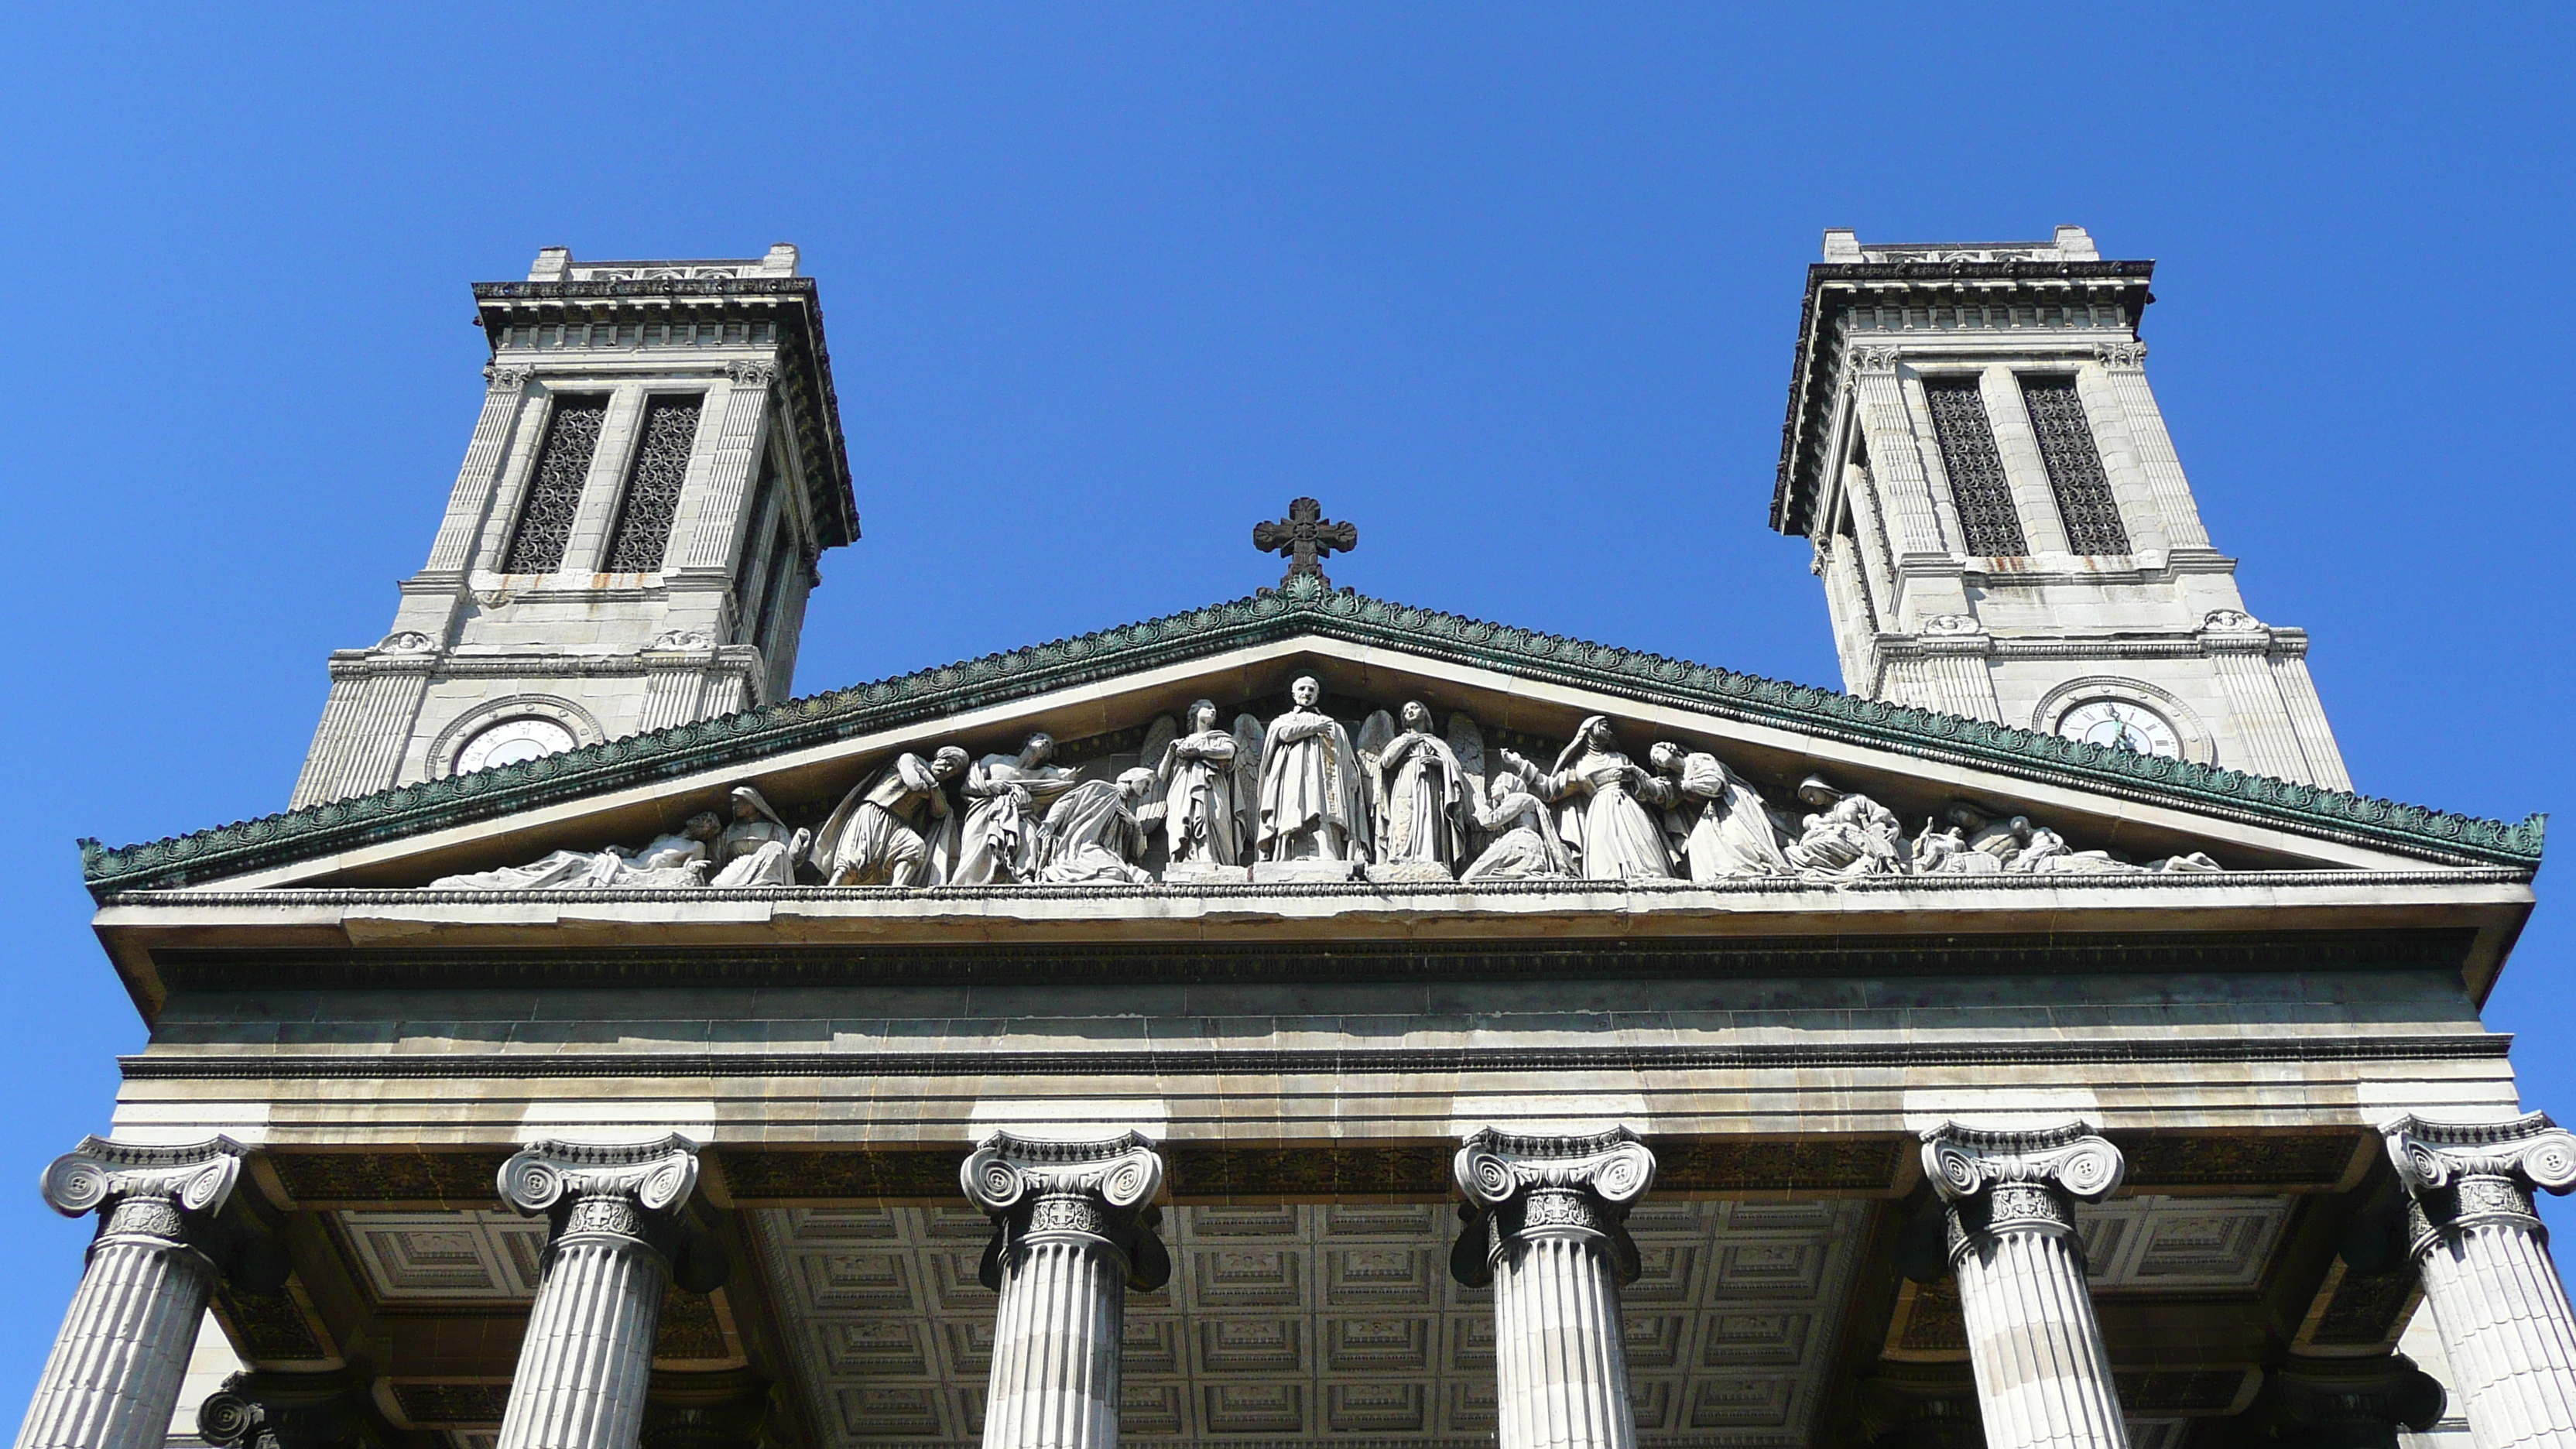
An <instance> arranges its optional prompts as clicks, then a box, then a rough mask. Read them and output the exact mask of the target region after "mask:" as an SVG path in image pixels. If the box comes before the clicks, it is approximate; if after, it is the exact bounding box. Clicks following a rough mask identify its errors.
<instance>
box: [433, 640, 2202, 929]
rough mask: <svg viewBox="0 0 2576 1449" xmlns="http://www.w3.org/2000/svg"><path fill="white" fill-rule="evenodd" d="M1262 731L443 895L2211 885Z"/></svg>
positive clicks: (1594, 725) (579, 858) (1691, 764)
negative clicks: (1971, 882)
mask: <svg viewBox="0 0 2576 1449" xmlns="http://www.w3.org/2000/svg"><path fill="white" fill-rule="evenodd" d="M1289 701H1290V703H1289V708H1288V709H1287V711H1286V712H1285V713H1283V714H1281V715H1280V716H1279V717H1278V718H1276V719H1273V720H1271V721H1270V722H1269V723H1268V724H1267V725H1264V724H1263V723H1262V722H1261V721H1259V720H1258V719H1255V718H1254V717H1253V716H1251V715H1249V714H1243V715H1237V716H1236V717H1235V720H1234V723H1233V726H1232V727H1231V728H1228V727H1226V726H1225V725H1224V724H1223V723H1222V722H1221V718H1220V715H1219V712H1218V710H1217V707H1216V705H1215V703H1214V702H1213V701H1210V700H1204V699H1202V700H1199V701H1197V702H1196V703H1194V704H1192V705H1191V706H1190V708H1189V714H1188V718H1187V720H1186V721H1180V720H1174V719H1172V718H1171V717H1169V716H1165V717H1164V718H1162V719H1159V720H1156V721H1155V722H1154V725H1153V727H1152V729H1151V730H1149V731H1148V733H1147V735H1146V739H1145V746H1144V749H1143V751H1142V753H1141V755H1140V757H1139V758H1140V761H1141V763H1140V764H1139V765H1138V767H1137V768H1134V769H1130V770H1126V771H1124V772H1122V773H1121V774H1119V775H1118V776H1117V778H1116V779H1114V780H1105V779H1097V778H1094V779H1085V778H1083V776H1082V774H1081V772H1080V771H1078V770H1076V769H1074V768H1071V767H1068V766H1064V765H1059V764H1057V763H1055V741H1054V740H1053V739H1052V738H1051V737H1049V736H1047V735H1044V734H1035V735H1031V736H1030V737H1029V738H1028V742H1027V743H1026V745H1025V746H1024V747H1023V748H1022V749H1021V750H1020V751H1019V753H1017V754H1011V755H1001V754H996V755H986V756H984V757H983V758H982V759H980V760H978V759H971V758H970V757H969V756H968V754H967V752H966V751H965V750H964V749H961V748H959V747H958V746H955V745H948V746H943V747H941V748H939V749H937V750H934V751H932V752H930V753H929V754H927V755H923V754H913V753H906V754H901V755H898V756H896V757H895V759H894V760H893V762H892V763H890V764H888V765H886V766H884V767H883V768H881V769H880V770H879V771H878V772H877V773H876V774H875V775H874V776H873V777H872V778H870V779H867V780H865V781H863V782H861V783H860V784H859V785H858V787H857V788H855V789H853V790H851V791H850V793H849V794H848V795H846V796H844V797H843V798H842V800H841V802H840V804H839V806H838V807H837V808H835V809H834V810H833V811H832V813H831V815H830V817H829V818H827V819H825V820H824V821H823V823H822V825H821V826H820V827H819V828H818V829H814V830H810V831H809V830H801V829H790V828H789V827H788V825H787V824H786V822H785V821H783V820H782V819H780V818H779V815H778V812H777V811H775V810H773V809H771V808H770V806H769V802H768V801H767V800H765V799H763V798H762V797H761V794H760V792H759V791H757V790H755V789H753V788H751V787H750V786H748V785H745V786H740V787H737V788H736V789H735V790H734V791H733V792H732V799H731V812H732V816H733V818H732V820H731V821H730V822H726V821H723V820H720V819H718V818H717V817H716V816H714V815H712V814H708V815H699V816H697V817H695V818H693V819H691V820H690V821H689V822H688V823H687V824H686V825H685V826H683V827H682V829H681V831H680V833H679V834H677V835H666V836H664V837H662V838H661V839H659V840H656V841H654V842H652V843H651V844H649V845H646V846H644V847H643V848H641V849H640V850H628V849H624V848H622V847H612V848H611V849H609V850H606V851H602V852H599V853H596V854H591V853H585V852H579V851H557V852H555V853H554V854H552V855H549V856H547V857H546V858H545V859H543V860H540V861H537V862H534V863H533V864H530V865H525V866H518V867H512V868H508V869H503V870H494V871H483V872H480V873H477V874H474V875H460V876H449V877H447V878H445V879H443V880H439V881H434V882H432V887H433V888H436V889H459V888H484V889H492V888H506V889H520V890H544V889H573V888H581V887H619V886H672V885H709V886H736V887H742V886H750V887H758V886H790V885H795V884H797V883H798V880H799V871H800V869H801V870H804V871H807V872H810V878H812V879H815V880H819V881H821V882H822V883H824V884H826V885H834V886H887V887H898V888H903V887H923V886H969V885H1009V884H1047V885H1083V884H1146V883H1149V882H1151V881H1153V880H1154V879H1155V877H1154V875H1153V874H1152V873H1151V872H1150V871H1149V870H1148V869H1147V864H1146V863H1147V861H1148V860H1149V858H1150V857H1151V856H1152V855H1153V854H1154V846H1155V845H1156V844H1158V843H1159V844H1160V845H1161V847H1162V851H1161V854H1162V862H1161V864H1162V875H1161V879H1162V880H1163V881H1165V882H1169V883H1183V882H1218V881H1244V880H1259V881H1328V880H1351V879H1355V878H1360V877H1363V876H1365V877H1366V878H1367V879H1370V880H1376V881H1450V880H1463V881H1480V880H1545V879H1589V880H1689V881H1713V880H1720V879H1725V878H1728V877H1738V876H1792V875H1796V876H1808V877H1819V878H1828V879H1839V878H1848V877H1854V876H1865V875H1978V874H2043V873H2079V872H2092V873H2103V872H2124V871H2150V870H2157V871H2199V870H2217V869H2218V868H2219V867H2218V865H2217V863H2216V862H2215V861H2212V860H2210V859H2209V857H2207V856H2205V855H2199V854H2192V855H2186V856H2174V857H2169V858H2166V859H2163V860H2157V861H2152V862H2149V863H2147V864H2144V865H2139V864H2133V863H2131V862H2129V861H2127V860H2126V859H2124V858H2122V857H2119V856H2116V855H2113V854H2112V853H2110V852H2108V851H2099V850H2087V851H2078V850H2075V849H2072V848H2071V847H2069V846H2068V845H2067V843H2066V841H2065V839H2064V838H2063V837H2062V836H2060V835H2058V834H2057V832H2055V831H2053V830H2050V829H2049V828H2047V827H2046V826H2043V825H2036V824H2034V823H2032V822H2031V820H2030V819H2029V818H2028V817H2026V816H2018V815H2016V816H2009V817H1999V816H1995V815H1991V814H1989V813H1988V812H1985V811H1982V810H1980V809H1978V808H1977V807H1975V806H1972V805H1967V804H1955V805H1952V806H1951V807H1950V808H1949V810H1948V812H1947V814H1948V823H1947V824H1946V825H1945V824H1943V823H1942V822H1940V821H1932V820H1927V821H1925V822H1924V826H1923V829H1922V830H1921V831H1920V832H1918V833H1917V834H1916V835H1915V836H1914V837H1913V838H1912V839H1910V840H1909V839H1907V838H1906V837H1905V836H1904V834H1903V831H1902V827H1901V826H1900V825H1899V823H1898V821H1897V818H1896V816H1895V815H1894V814H1893V813H1891V812H1890V811H1888V810H1887V809H1886V808H1885V807H1883V806H1881V805H1880V804H1879V803H1878V802H1877V801H1875V800H1872V799H1870V798H1869V797H1868V796H1866V795H1861V794H1856V793H1852V792H1847V791H1841V790H1836V789H1835V788H1833V787H1832V786H1831V785H1828V784H1827V783H1825V781H1823V780H1822V779H1820V778H1817V777H1815V776H1809V777H1808V778H1807V779H1806V780H1805V781H1803V782H1801V783H1800V785H1799V786H1798V799H1799V800H1800V802H1801V803H1803V804H1804V805H1805V806H1806V807H1807V813H1804V814H1796V813H1788V812H1783V811H1780V810H1775V809H1773V808H1771V807H1770V806H1769V805H1768V804H1767V803H1766V802H1765V801H1764V800H1763V798H1762V796H1761V795H1760V794H1758V793H1757V792H1756V791H1755V790H1754V789H1753V787H1752V786H1751V785H1749V784H1747V783H1745V781H1744V779H1743V777H1741V776H1739V775H1737V774H1735V773H1734V772H1733V771H1731V770H1729V769H1728V768H1727V767H1726V765H1725V763H1724V762H1723V761H1721V760H1719V759H1718V758H1717V756H1715V755H1712V754H1708V753H1705V752H1703V751H1697V750H1691V749H1687V748H1685V747H1683V746H1681V745H1677V744H1671V743H1663V744H1658V745H1656V746H1654V747H1653V748H1652V749H1651V750H1649V751H1648V752H1647V755H1646V763H1645V764H1644V765H1642V766H1641V765H1639V764H1637V763H1635V762H1634V761H1632V760H1630V759H1629V757H1628V756H1627V755H1625V754H1623V753H1621V752H1620V749H1619V740H1618V736H1617V733H1616V732H1615V731H1614V730H1613V729H1612V727H1611V725H1610V722H1609V720H1608V719H1607V718H1605V717H1602V716H1599V715H1595V716H1593V717H1592V718H1590V719H1587V720H1585V721H1584V722H1583V723H1582V725H1581V726H1579V727H1578V728H1577V729H1576V731H1575V736H1574V739H1573V740H1572V741H1571V742H1569V743H1568V744H1567V745H1566V746H1565V748H1564V749H1562V750H1560V751H1558V752H1557V755H1556V758H1555V760H1554V762H1553V763H1551V764H1544V765H1543V764H1541V763H1540V762H1538V761H1535V760H1532V759H1529V758H1527V757H1525V756H1522V755H1519V754H1516V753H1514V752H1513V751H1511V750H1508V749H1503V750H1497V751H1496V752H1495V755H1496V758H1495V759H1494V760H1493V761H1490V762H1489V761H1488V759H1487V757H1486V751H1485V745H1484V735H1483V732H1482V731H1481V730H1480V729H1479V728H1478V726H1477V724H1476V721H1475V720H1474V719H1472V718H1470V717H1469V716H1467V715H1466V714H1464V713H1458V714H1452V715H1451V716H1450V717H1449V727H1448V729H1447V731H1446V732H1445V733H1439V732H1435V730H1434V728H1433V721H1432V714H1431V709H1430V706H1428V705H1426V704H1424V703H1422V702H1421V701H1419V700H1416V701H1412V702H1410V703H1407V704H1406V705H1405V706H1404V708H1403V710H1402V711H1401V712H1400V714H1396V715H1390V714H1388V713H1387V712H1386V711H1384V710H1379V711H1377V712H1376V713H1374V714H1371V715H1370V716H1369V717H1368V718H1367V719H1366V720H1365V721H1364V722H1362V724H1361V726H1360V731H1359V736H1358V738H1357V739H1356V740H1355V739H1353V738H1352V736H1351V733H1350V731H1349V729H1348V728H1347V727H1345V726H1344V725H1343V724H1342V722H1341V721H1339V720H1337V719H1335V718H1333V717H1332V716H1331V715H1329V714H1326V713H1325V712H1324V710H1323V708H1322V702H1323V685H1322V683H1321V682H1320V681H1319V680H1317V679H1316V678H1315V677H1314V676H1312V675H1306V676H1301V677H1300V678H1299V679H1297V681H1296V682H1295V683H1294V684H1292V685H1291V686H1290V687H1289Z"/></svg>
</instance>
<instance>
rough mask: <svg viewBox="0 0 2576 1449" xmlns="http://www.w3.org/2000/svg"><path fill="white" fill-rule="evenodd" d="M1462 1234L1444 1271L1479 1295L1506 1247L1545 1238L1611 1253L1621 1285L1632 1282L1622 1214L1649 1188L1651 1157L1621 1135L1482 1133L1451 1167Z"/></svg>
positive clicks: (1632, 1136) (1630, 1245) (1632, 1253)
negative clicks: (1586, 1240)
mask: <svg viewBox="0 0 2576 1449" xmlns="http://www.w3.org/2000/svg"><path fill="white" fill-rule="evenodd" d="M1451 1172H1452V1175H1453V1176H1454V1177H1455V1178H1456V1180H1457V1184H1458V1192H1459V1195H1460V1196H1462V1197H1464V1198H1466V1200H1467V1201H1466V1202H1465V1203H1464V1204H1463V1205H1461V1206H1460V1208H1459V1209H1458V1213H1459V1216H1460V1218H1462V1219H1463V1220H1464V1222H1465V1228H1464V1229H1463V1230H1462V1231H1461V1232H1460V1233H1459V1235H1458V1242H1457V1246H1456V1247H1455V1248H1453V1249H1452V1250H1451V1251H1450V1255H1449V1271H1450V1273H1451V1274H1452V1275H1453V1276H1455V1277H1456V1278H1457V1279H1458V1281H1459V1282H1461V1283H1464V1284H1466V1285H1468V1286H1469V1287H1478V1286H1481V1285H1483V1284H1484V1283H1486V1282H1488V1281H1490V1280H1491V1279H1492V1277H1493V1270H1494V1263H1495V1261H1496V1260H1497V1259H1499V1258H1500V1257H1501V1256H1502V1255H1503V1253H1504V1252H1505V1251H1507V1250H1508V1248H1509V1247H1510V1245H1511V1244H1512V1243H1513V1242H1515V1241H1518V1240H1521V1239H1525V1238H1536V1237H1545V1236H1558V1237H1591V1238H1597V1239H1599V1240H1601V1242H1602V1243H1603V1245H1604V1246H1605V1247H1606V1248H1607V1249H1608V1250H1609V1253H1610V1261H1611V1267H1612V1270H1613V1272H1614V1273H1615V1275H1616V1276H1617V1278H1618V1279H1619V1281H1620V1282H1622V1283H1628V1282H1633V1281H1635V1279H1636V1276H1637V1266H1638V1265H1637V1245H1636V1244H1635V1243H1634V1242H1633V1241H1631V1240H1630V1239H1629V1237H1628V1229H1627V1220H1628V1209H1629V1208H1631V1207H1633V1206H1635V1204H1636V1202H1637V1199H1639V1198H1641V1197H1644V1196H1645V1195H1646V1189H1648V1188H1650V1187H1652V1186H1654V1183H1655V1154H1654V1153H1652V1152H1649V1151H1647V1150H1646V1145H1645V1144H1644V1143H1642V1142H1640V1141H1638V1140H1637V1134H1636V1133H1634V1132H1631V1131H1629V1130H1628V1129H1627V1128H1625V1127H1613V1128H1611V1129H1610V1130H1609V1131H1607V1132H1602V1133H1597V1134H1594V1135H1592V1136H1588V1137H1586V1136H1563V1137H1551V1136H1522V1135H1520V1134H1518V1133H1511V1132H1502V1131H1497V1130H1496V1129H1494V1128H1491V1127H1487V1128H1483V1129H1481V1130H1479V1131H1477V1132H1476V1133H1474V1134H1473V1135H1471V1136H1469V1137H1468V1138H1467V1139H1466V1141H1465V1142H1464V1143H1462V1144H1461V1145H1460V1146H1459V1148H1458V1156H1457V1159H1456V1161H1455V1162H1454V1163H1453V1164H1452V1167H1451Z"/></svg>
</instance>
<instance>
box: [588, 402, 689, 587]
mask: <svg viewBox="0 0 2576 1449" xmlns="http://www.w3.org/2000/svg"><path fill="white" fill-rule="evenodd" d="M701 401H703V399H701V398H700V397H699V396H698V395H696V394H694V393H692V394H690V395H689V396H686V397H657V398H655V399H653V400H652V401H651V402H650V403H648V404H646V405H645V408H644V441H643V442H641V443H640V444H638V445H636V449H635V463H634V466H633V467H632V468H630V469H628V470H627V474H626V500H625V502H624V503H623V504H622V505H621V506H620V508H619V510H618V514H617V527H616V528H615V529H613V530H611V531H610V533H609V535H608V564H607V566H606V568H605V569H604V570H603V572H606V573H612V574H642V573H651V572H652V571H654V570H655V569H658V568H660V567H661V566H662V551H663V550H664V549H666V548H668V547H670V544H671V520H672V519H674V518H676V517H678V516H679V513H680V485H681V484H683V483H685V482H687V481H688V477H689V449H690V448H691V446H693V445H694V444H695V443H696V442H697V438H698V408H699V404H700V403H701Z"/></svg>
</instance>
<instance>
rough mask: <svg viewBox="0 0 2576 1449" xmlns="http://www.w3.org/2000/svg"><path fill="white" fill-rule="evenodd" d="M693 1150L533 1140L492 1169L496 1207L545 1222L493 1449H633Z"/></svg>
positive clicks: (693, 1177)
mask: <svg viewBox="0 0 2576 1449" xmlns="http://www.w3.org/2000/svg"><path fill="white" fill-rule="evenodd" d="M697 1183H698V1149H697V1144H695V1143H693V1142H691V1141H689V1139H687V1138H685V1137H680V1136H676V1135H675V1136H670V1137H665V1138H662V1139H661V1140H659V1141H656V1142H638V1143H619V1144H611V1145H592V1144H588V1143H574V1142H539V1143H535V1144H533V1145H531V1146H529V1147H528V1148H527V1149H526V1150H525V1151H523V1152H521V1153H519V1154H518V1155H517V1156H515V1157H513V1158H511V1159H510V1160H509V1161H507V1162H505V1163H503V1164H501V1174H500V1187H501V1199H502V1201H504V1202H507V1203H508V1204H509V1205H510V1206H512V1207H514V1208H517V1209H518V1210H519V1211H520V1212H522V1213H524V1214H527V1215H529V1216H531V1217H533V1216H535V1215H536V1214H538V1213H543V1214H545V1215H546V1217H547V1220H548V1222H549V1223H550V1224H551V1227H552V1231H551V1232H549V1233H548V1234H547V1236H546V1251H545V1257H544V1259H543V1275H544V1276H543V1277H542V1278H541V1279H540V1280H539V1282H538V1284H537V1301H536V1304H535V1306H533V1307H531V1308H530V1309H529V1310H528V1333H527V1337H526V1338H525V1339H524V1340H522V1341H521V1342H520V1345H519V1372H518V1376H517V1377H516V1378H514V1379H513V1380H512V1381H511V1385H510V1406H509V1407H508V1408H507V1409H506V1410H504V1411H503V1412H502V1415H501V1438H500V1449H635V1446H636V1438H637V1434H638V1432H639V1431H640V1430H641V1429H642V1427H643V1421H644V1390H645V1386H646V1384H647V1383H648V1382H649V1381H650V1380H651V1378H652V1376H653V1331H654V1329H655V1328H656V1327H657V1326H658V1325H659V1323H660V1321H661V1317H662V1292H663V1290H664V1289H665V1288H667V1287H669V1286H670V1283H671V1279H672V1276H673V1269H674V1267H675V1265H678V1264H682V1263H684V1262H685V1260H686V1257H687V1252H688V1244H689V1241H690V1239H689V1234H688V1230H687V1227H686V1224H685V1222H684V1220H683V1218H682V1216H681V1214H682V1212H683V1210H684V1209H685V1208H686V1207H687V1205H688V1201H689V1193H690V1191H691V1190H692V1189H694V1188H695V1187H696V1186H697Z"/></svg>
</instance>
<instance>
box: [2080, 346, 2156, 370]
mask: <svg viewBox="0 0 2576 1449" xmlns="http://www.w3.org/2000/svg"><path fill="white" fill-rule="evenodd" d="M2093 360H2094V361H2095V362H2098V363H2100V364H2102V366H2103V367H2105V368H2108V369H2111V370H2114V371H2123V372H2136V371H2138V370H2140V369H2142V368H2144V367H2145V366H2146V365H2147V344H2145V343H2143V342H2103V343H2097V344H2095V346H2094V348H2093Z"/></svg>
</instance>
